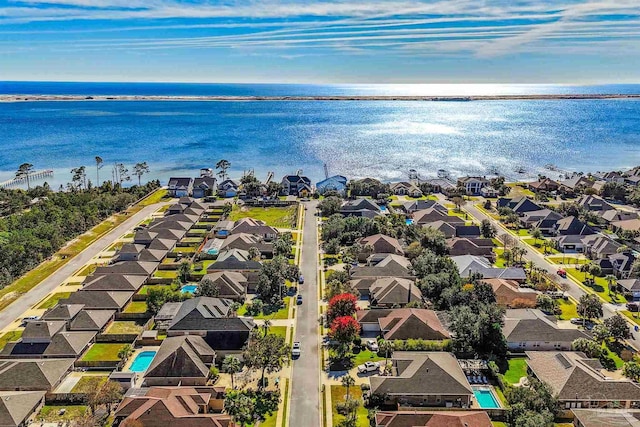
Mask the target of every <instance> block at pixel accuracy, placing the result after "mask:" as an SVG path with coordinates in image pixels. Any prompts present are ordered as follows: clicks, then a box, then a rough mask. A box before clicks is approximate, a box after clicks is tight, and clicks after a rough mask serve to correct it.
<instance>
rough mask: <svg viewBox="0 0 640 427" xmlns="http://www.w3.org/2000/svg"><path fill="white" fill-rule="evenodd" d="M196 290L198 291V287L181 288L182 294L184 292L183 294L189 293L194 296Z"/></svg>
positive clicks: (186, 286)
mask: <svg viewBox="0 0 640 427" xmlns="http://www.w3.org/2000/svg"><path fill="white" fill-rule="evenodd" d="M196 289H198V285H185V286H183V287H182V288H180V292H182V293H183V294H185V293H187V292H189V293H191V294H193V293H195V292H196Z"/></svg>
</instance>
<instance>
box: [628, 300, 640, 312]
mask: <svg viewBox="0 0 640 427" xmlns="http://www.w3.org/2000/svg"><path fill="white" fill-rule="evenodd" d="M627 310H629V311H633V312H634V313H635V312H638V311H640V303H639V302H629V303H627Z"/></svg>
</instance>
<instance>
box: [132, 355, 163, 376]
mask: <svg viewBox="0 0 640 427" xmlns="http://www.w3.org/2000/svg"><path fill="white" fill-rule="evenodd" d="M155 356H156V352H155V351H143V352H141V353H139V354H138V355H137V356H136V358H135V359H134V360H133V363H132V364H131V367H130V368H129V370H130V371H131V372H144V371H146V370H147V369H148V368H149V365H151V361H152V360H153V358H154V357H155Z"/></svg>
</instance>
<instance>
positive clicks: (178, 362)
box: [144, 335, 215, 378]
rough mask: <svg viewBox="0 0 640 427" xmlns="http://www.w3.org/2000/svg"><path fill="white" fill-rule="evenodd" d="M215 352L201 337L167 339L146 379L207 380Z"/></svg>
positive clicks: (154, 359)
mask: <svg viewBox="0 0 640 427" xmlns="http://www.w3.org/2000/svg"><path fill="white" fill-rule="evenodd" d="M214 358H215V351H213V349H212V348H211V347H209V345H208V344H207V343H206V342H205V341H204V340H203V339H202V338H201V337H199V336H194V335H186V336H184V335H183V336H177V337H169V338H166V339H165V340H164V341H163V342H162V345H161V346H160V349H159V350H158V352H157V353H156V355H155V357H154V358H153V361H152V362H151V365H149V369H147V371H146V373H145V375H144V376H145V378H149V377H155V378H158V377H165V378H194V377H195V378H197V377H200V378H206V377H207V376H208V375H209V367H208V366H207V364H209V365H210V364H211V362H212V361H213V359H214Z"/></svg>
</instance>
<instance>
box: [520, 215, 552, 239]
mask: <svg viewBox="0 0 640 427" xmlns="http://www.w3.org/2000/svg"><path fill="white" fill-rule="evenodd" d="M560 219H562V215H560V214H559V213H557V212H555V211H552V210H551V209H540V210H537V211H530V212H525V213H524V214H523V215H522V217H521V218H520V223H521V224H522V225H523V226H524V227H525V228H537V229H539V230H540V231H542V233H543V234H545V235H550V234H553V232H554V230H555V227H556V223H557V222H558V221H559V220H560Z"/></svg>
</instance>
